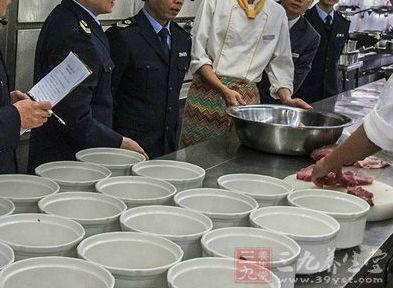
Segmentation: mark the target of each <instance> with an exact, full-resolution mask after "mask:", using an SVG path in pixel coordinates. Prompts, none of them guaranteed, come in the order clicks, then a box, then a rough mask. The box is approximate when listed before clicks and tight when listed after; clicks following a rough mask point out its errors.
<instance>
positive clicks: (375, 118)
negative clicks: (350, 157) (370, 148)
mask: <svg viewBox="0 0 393 288" xmlns="http://www.w3.org/2000/svg"><path fill="white" fill-rule="evenodd" d="M363 126H364V130H365V131H366V134H367V137H368V139H370V140H371V141H372V142H373V143H374V144H375V145H377V146H379V147H380V148H381V149H383V150H388V151H393V134H391V133H389V131H393V126H392V125H391V124H389V123H387V122H386V121H385V119H383V118H382V117H381V116H380V115H379V114H378V110H376V109H374V110H373V111H372V112H371V113H369V114H368V115H367V116H366V118H365V120H364V124H363Z"/></svg>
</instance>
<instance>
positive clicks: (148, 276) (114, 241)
mask: <svg viewBox="0 0 393 288" xmlns="http://www.w3.org/2000/svg"><path fill="white" fill-rule="evenodd" d="M78 255H79V257H80V258H83V259H85V260H88V261H89V262H92V263H95V264H98V265H101V266H103V267H105V268H107V269H108V270H109V271H110V272H111V273H112V274H113V276H114V277H115V279H116V288H151V287H163V288H164V287H167V280H166V276H167V271H168V269H169V268H171V267H172V266H173V265H175V264H176V263H179V262H180V261H181V260H182V258H183V251H182V249H181V248H180V247H179V246H178V245H177V244H175V243H173V242H171V241H169V240H167V239H165V238H161V237H157V236H153V235H147V234H143V233H134V232H113V233H104V234H100V235H94V236H91V237H89V238H87V239H85V240H83V241H82V242H81V243H80V244H79V246H78ZM69 287H72V286H69ZM91 287H93V286H91Z"/></svg>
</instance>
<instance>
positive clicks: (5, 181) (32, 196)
mask: <svg viewBox="0 0 393 288" xmlns="http://www.w3.org/2000/svg"><path fill="white" fill-rule="evenodd" d="M59 190H60V187H59V185H58V184H57V183H56V182H54V181H52V180H49V179H46V178H42V177H38V176H31V175H19V174H18V175H16V174H15V175H0V198H6V199H9V200H11V201H12V202H13V203H14V204H15V211H14V212H13V213H15V214H18V213H37V212H39V209H38V205H37V204H38V201H39V200H41V199H42V198H44V197H46V196H48V195H53V194H56V193H57V192H59Z"/></svg>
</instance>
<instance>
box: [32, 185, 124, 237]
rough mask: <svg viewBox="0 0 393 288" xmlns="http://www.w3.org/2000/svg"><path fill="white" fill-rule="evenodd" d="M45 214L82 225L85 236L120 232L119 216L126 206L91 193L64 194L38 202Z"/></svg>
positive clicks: (111, 198) (112, 199)
mask: <svg viewBox="0 0 393 288" xmlns="http://www.w3.org/2000/svg"><path fill="white" fill-rule="evenodd" d="M38 206H39V208H40V210H41V211H42V212H44V213H46V214H51V215H58V216H63V217H66V218H69V219H72V220H75V221H76V222H78V223H80V224H82V226H83V228H85V231H86V235H85V237H89V236H91V235H95V234H100V233H105V232H112V231H120V230H121V229H120V222H119V218H120V215H121V214H122V213H123V212H124V211H126V209H127V206H126V204H124V203H123V202H122V201H121V200H119V199H116V198H114V197H110V196H107V195H103V194H99V193H91V192H65V193H58V194H56V195H52V196H48V197H45V198H44V199H42V200H40V202H38Z"/></svg>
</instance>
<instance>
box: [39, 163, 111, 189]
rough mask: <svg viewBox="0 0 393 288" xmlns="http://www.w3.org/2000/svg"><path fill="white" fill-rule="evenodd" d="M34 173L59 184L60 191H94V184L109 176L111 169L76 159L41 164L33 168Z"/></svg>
mask: <svg viewBox="0 0 393 288" xmlns="http://www.w3.org/2000/svg"><path fill="white" fill-rule="evenodd" d="M35 173H36V174H37V175H38V176H41V177H47V178H49V179H51V180H53V181H55V182H56V183H57V184H59V186H60V192H68V191H85V192H96V189H95V184H96V183H97V182H99V181H100V180H103V179H106V178H109V177H110V176H111V171H110V170H109V169H107V168H105V167H104V166H101V165H98V164H93V163H84V162H77V161H57V162H50V163H46V164H42V165H40V166H38V167H37V168H35Z"/></svg>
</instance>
